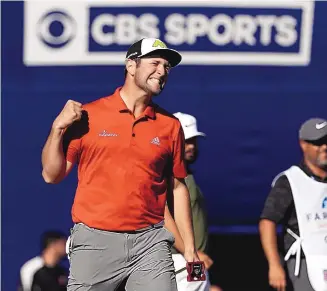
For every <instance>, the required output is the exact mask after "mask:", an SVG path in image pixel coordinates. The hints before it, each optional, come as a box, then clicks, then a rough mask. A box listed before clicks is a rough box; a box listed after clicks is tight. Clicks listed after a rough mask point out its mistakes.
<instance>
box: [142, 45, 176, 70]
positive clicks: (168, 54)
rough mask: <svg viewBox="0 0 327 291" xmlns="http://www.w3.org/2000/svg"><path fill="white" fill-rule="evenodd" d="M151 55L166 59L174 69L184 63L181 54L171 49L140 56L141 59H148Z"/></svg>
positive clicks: (157, 50)
mask: <svg viewBox="0 0 327 291" xmlns="http://www.w3.org/2000/svg"><path fill="white" fill-rule="evenodd" d="M151 55H157V56H162V57H164V58H165V59H167V60H168V62H169V64H170V65H171V66H172V67H176V66H177V65H178V64H179V63H180V62H181V61H182V56H181V54H180V53H179V52H178V51H175V50H173V49H169V48H162V49H156V50H153V51H151V52H149V53H147V54H144V55H140V56H139V58H142V57H147V56H151Z"/></svg>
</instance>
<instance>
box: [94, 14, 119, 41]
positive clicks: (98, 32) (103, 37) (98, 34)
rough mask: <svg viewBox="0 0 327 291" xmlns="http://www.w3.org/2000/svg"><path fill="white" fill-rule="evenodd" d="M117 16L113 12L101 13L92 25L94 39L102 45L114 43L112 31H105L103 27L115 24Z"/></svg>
mask: <svg viewBox="0 0 327 291" xmlns="http://www.w3.org/2000/svg"><path fill="white" fill-rule="evenodd" d="M114 24H115V17H114V16H113V15H111V14H101V15H99V16H97V17H96V18H95V19H94V21H93V23H92V25H91V34H92V37H93V39H94V40H95V41H96V42H97V43H98V44H101V45H103V46H104V45H110V44H113V43H114V36H113V34H112V33H109V32H104V31H103V27H105V26H114Z"/></svg>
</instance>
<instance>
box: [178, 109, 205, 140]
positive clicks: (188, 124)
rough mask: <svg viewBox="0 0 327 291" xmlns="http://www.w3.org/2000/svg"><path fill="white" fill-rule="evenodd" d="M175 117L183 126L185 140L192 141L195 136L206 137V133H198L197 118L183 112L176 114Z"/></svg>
mask: <svg viewBox="0 0 327 291" xmlns="http://www.w3.org/2000/svg"><path fill="white" fill-rule="evenodd" d="M174 116H175V117H177V118H178V119H179V121H180V123H181V125H182V128H183V131H184V136H185V139H190V138H192V137H195V136H206V135H205V133H203V132H200V131H198V127H197V125H196V118H195V117H194V116H192V115H189V114H185V113H181V112H177V113H174Z"/></svg>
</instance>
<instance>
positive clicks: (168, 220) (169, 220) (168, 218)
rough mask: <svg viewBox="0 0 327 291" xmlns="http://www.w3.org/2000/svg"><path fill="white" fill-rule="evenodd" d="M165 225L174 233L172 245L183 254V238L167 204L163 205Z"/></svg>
mask: <svg viewBox="0 0 327 291" xmlns="http://www.w3.org/2000/svg"><path fill="white" fill-rule="evenodd" d="M165 227H166V228H167V229H168V230H169V231H170V232H171V233H172V234H173V235H174V237H175V244H174V247H175V248H176V250H177V251H179V252H180V253H181V254H184V252H185V248H184V242H183V239H182V237H181V235H180V233H179V231H178V228H177V225H176V223H175V220H174V218H173V217H172V215H171V213H170V211H169V207H168V205H166V207H165Z"/></svg>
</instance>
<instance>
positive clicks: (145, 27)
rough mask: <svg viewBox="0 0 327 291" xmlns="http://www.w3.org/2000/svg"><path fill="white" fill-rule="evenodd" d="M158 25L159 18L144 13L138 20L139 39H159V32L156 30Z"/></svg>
mask: <svg viewBox="0 0 327 291" xmlns="http://www.w3.org/2000/svg"><path fill="white" fill-rule="evenodd" d="M158 23H159V18H158V17H157V16H156V15H154V14H150V13H145V14H142V15H141V16H140V19H139V28H140V37H139V38H143V37H153V38H160V31H159V29H158V28H157V25H158Z"/></svg>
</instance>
